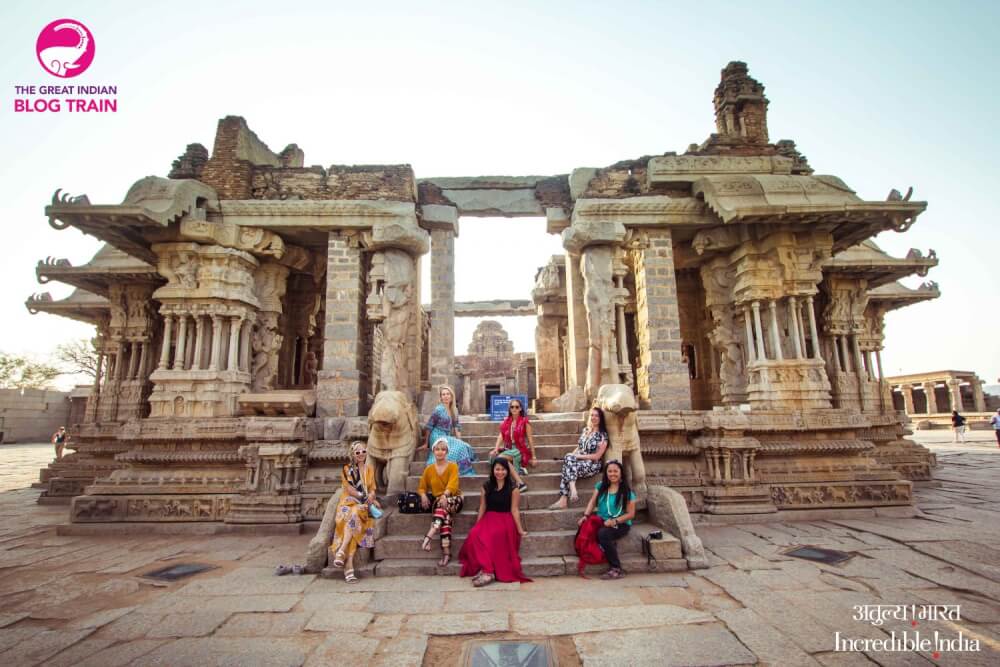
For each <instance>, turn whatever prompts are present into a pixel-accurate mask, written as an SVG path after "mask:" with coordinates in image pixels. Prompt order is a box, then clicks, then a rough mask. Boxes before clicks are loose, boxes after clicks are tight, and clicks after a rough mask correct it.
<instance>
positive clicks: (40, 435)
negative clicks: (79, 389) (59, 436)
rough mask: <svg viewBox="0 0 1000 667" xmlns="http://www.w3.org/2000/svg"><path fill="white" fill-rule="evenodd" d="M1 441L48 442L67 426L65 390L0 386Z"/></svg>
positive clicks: (67, 403) (66, 396)
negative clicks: (56, 432) (4, 387)
mask: <svg viewBox="0 0 1000 667" xmlns="http://www.w3.org/2000/svg"><path fill="white" fill-rule="evenodd" d="M0 419H2V420H3V423H2V426H0V431H3V440H2V442H4V443H12V442H48V441H49V439H50V438H51V437H52V434H53V433H54V432H55V430H56V429H57V428H59V427H60V426H69V393H67V392H63V391H52V390H50V389H0Z"/></svg>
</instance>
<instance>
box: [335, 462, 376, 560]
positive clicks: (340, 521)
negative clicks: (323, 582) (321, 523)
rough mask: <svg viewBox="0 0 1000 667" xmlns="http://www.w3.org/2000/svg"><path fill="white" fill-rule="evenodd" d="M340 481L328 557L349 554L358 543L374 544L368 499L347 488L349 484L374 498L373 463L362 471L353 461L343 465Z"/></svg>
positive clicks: (370, 546)
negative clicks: (355, 494)
mask: <svg viewBox="0 0 1000 667" xmlns="http://www.w3.org/2000/svg"><path fill="white" fill-rule="evenodd" d="M341 483H342V488H343V491H342V492H341V494H340V501H339V502H338V503H337V513H336V518H335V519H334V533H333V541H332V542H331V543H330V554H331V560H333V559H334V558H336V557H337V555H338V554H343V555H344V556H347V557H348V558H350V557H351V555H352V554H353V553H354V552H355V551H357V549H358V547H361V548H364V549H370V548H372V547H374V546H375V519H373V518H372V517H371V516H369V514H368V503H367V502H361V501H359V500H358V499H357V498H355V497H354V496H352V495H350V494H349V493H348V492H347V488H348V487H353V488H354V489H356V490H358V491H361V492H362V493H364V494H365V496H366V497H368V498H374V495H375V467H374V466H365V470H364V473H363V474H362V472H361V470H359V469H358V466H357V465H354V464H350V465H346V466H344V470H343V476H342V480H341Z"/></svg>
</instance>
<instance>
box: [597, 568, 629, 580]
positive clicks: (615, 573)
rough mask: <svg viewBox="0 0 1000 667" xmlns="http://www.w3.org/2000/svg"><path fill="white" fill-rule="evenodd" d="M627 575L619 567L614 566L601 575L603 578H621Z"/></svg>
mask: <svg viewBox="0 0 1000 667" xmlns="http://www.w3.org/2000/svg"><path fill="white" fill-rule="evenodd" d="M624 576H625V573H624V572H622V571H621V570H619V569H618V568H617V567H613V568H611V569H610V570H608V571H607V572H605V573H604V574H602V575H601V579H621V578H622V577H624Z"/></svg>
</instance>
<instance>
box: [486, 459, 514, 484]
mask: <svg viewBox="0 0 1000 667" xmlns="http://www.w3.org/2000/svg"><path fill="white" fill-rule="evenodd" d="M497 466H503V469H504V470H506V471H507V476H506V477H505V478H504V482H503V488H504V491H505V492H506V491H509V490H510V489H511V488H512V487H511V484H513V482H512V481H511V477H510V463H508V462H507V459H505V458H504V457H502V456H499V457H497V458H495V459H493V462H492V463H490V478H489V479H488V480H486V481H485V482H483V488H484V489H486V492H487V493H489V492H490V491H499V490H500V487H499V485H497V476H496V472H494V470H495V469H496V467H497Z"/></svg>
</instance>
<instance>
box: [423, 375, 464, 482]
mask: <svg viewBox="0 0 1000 667" xmlns="http://www.w3.org/2000/svg"><path fill="white" fill-rule="evenodd" d="M438 398H440V399H441V402H440V403H438V405H437V407H436V408H434V412H432V413H431V416H430V419H428V420H427V426H426V427H425V428H426V429H427V440H426V441H425V443H424V445H422V446H421V449H422V448H423V447H426V446H427V445H430V444H432V443H435V442H437V441H438V440H439V439H441V438H444V439H445V441H446V442H447V443H448V460H449V461H454V462H455V463H456V464H458V474H459V475H461V476H462V477H473V476H475V474H476V469H475V468H474V467H473V466H472V463H473V462H474V461H475V460H476V451H475V450H474V449H473V448H472V446H471V445H469V443H467V442H465V441H463V440H462V439H461V438H462V425H461V424H460V423H459V422H458V408H457V407H456V406H455V392H454V391H452V389H451V387H449V386H447V385H444V386H442V387H441V389H440V391H439V392H438ZM432 463H434V453H433V452H428V456H427V465H431V464H432Z"/></svg>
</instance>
